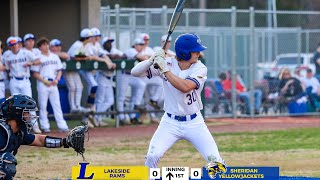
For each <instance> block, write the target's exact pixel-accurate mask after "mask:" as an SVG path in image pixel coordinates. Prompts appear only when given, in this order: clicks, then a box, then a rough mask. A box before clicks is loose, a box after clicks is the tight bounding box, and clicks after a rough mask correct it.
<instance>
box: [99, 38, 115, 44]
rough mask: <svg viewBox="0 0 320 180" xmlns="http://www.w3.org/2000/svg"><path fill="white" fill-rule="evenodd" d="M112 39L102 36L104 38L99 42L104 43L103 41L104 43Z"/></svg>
mask: <svg viewBox="0 0 320 180" xmlns="http://www.w3.org/2000/svg"><path fill="white" fill-rule="evenodd" d="M113 41H114V39H113V38H111V37H104V38H103V39H102V41H101V44H104V43H106V42H113Z"/></svg>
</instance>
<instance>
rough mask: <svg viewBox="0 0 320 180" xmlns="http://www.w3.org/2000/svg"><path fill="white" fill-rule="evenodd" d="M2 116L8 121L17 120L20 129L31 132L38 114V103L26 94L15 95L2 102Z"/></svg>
mask: <svg viewBox="0 0 320 180" xmlns="http://www.w3.org/2000/svg"><path fill="white" fill-rule="evenodd" d="M1 111H2V118H3V119H4V120H6V121H9V120H12V119H14V120H16V122H17V124H18V127H19V129H20V130H26V131H27V132H30V131H31V130H32V127H33V125H34V123H35V122H36V120H37V119H38V116H37V114H36V112H37V111H38V108H37V103H36V102H35V100H34V99H33V98H31V97H29V96H26V95H21V94H18V95H13V96H10V97H9V98H8V99H6V100H5V101H4V102H3V103H2V104H1Z"/></svg>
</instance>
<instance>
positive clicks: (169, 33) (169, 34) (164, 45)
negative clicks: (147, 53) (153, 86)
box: [153, 31, 172, 69]
mask: <svg viewBox="0 0 320 180" xmlns="http://www.w3.org/2000/svg"><path fill="white" fill-rule="evenodd" d="M171 34H172V31H169V32H168V35H167V39H166V41H165V42H164V44H163V46H162V49H163V50H165V49H166V46H167V43H168V41H169V38H170V36H171ZM153 67H154V68H155V69H159V66H157V65H156V64H155V65H153Z"/></svg>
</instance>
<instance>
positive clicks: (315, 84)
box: [301, 77, 320, 93]
mask: <svg viewBox="0 0 320 180" xmlns="http://www.w3.org/2000/svg"><path fill="white" fill-rule="evenodd" d="M301 81H302V82H303V83H304V84H305V85H306V87H312V93H317V92H318V90H319V89H320V83H319V81H318V79H317V78H315V77H312V78H310V79H309V78H306V77H303V78H301Z"/></svg>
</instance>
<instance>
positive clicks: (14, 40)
mask: <svg viewBox="0 0 320 180" xmlns="http://www.w3.org/2000/svg"><path fill="white" fill-rule="evenodd" d="M18 43H19V40H18V38H17V37H14V36H10V37H9V38H8V39H7V45H8V46H9V47H11V46H13V45H15V44H18Z"/></svg>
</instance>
